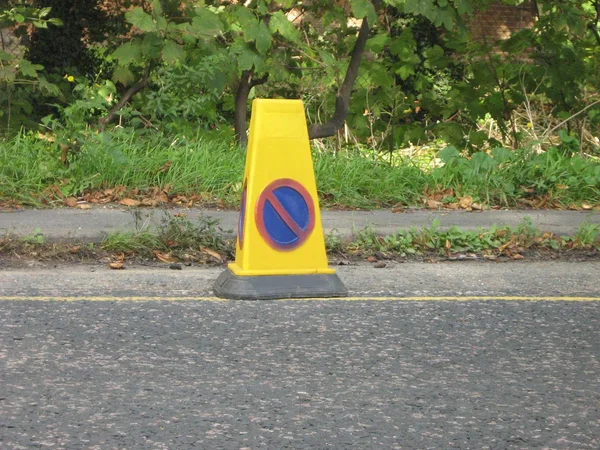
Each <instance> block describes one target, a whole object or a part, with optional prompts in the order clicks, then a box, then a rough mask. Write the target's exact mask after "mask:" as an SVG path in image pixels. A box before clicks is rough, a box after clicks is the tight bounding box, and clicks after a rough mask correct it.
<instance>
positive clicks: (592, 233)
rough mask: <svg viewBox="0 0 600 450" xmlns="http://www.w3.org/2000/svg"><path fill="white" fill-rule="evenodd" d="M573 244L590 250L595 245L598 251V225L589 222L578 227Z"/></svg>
mask: <svg viewBox="0 0 600 450" xmlns="http://www.w3.org/2000/svg"><path fill="white" fill-rule="evenodd" d="M574 243H575V245H576V246H577V247H580V248H591V247H592V246H594V245H595V246H596V247H597V248H599V249H600V225H598V224H594V223H589V222H584V223H582V224H581V225H579V228H578V230H577V234H575V239H574Z"/></svg>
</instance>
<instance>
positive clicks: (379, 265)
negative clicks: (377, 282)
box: [373, 261, 387, 269]
mask: <svg viewBox="0 0 600 450" xmlns="http://www.w3.org/2000/svg"><path fill="white" fill-rule="evenodd" d="M386 266H387V264H386V263H384V262H383V261H379V262H378V263H377V264H375V265H374V266H373V267H375V268H376V269H383V268H384V267H386Z"/></svg>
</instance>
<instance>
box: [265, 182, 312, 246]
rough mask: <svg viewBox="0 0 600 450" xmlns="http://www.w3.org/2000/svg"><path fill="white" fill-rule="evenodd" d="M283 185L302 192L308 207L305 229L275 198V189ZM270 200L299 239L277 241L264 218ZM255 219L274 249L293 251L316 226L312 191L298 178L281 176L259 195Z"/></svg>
mask: <svg viewBox="0 0 600 450" xmlns="http://www.w3.org/2000/svg"><path fill="white" fill-rule="evenodd" d="M281 187H288V188H291V189H293V190H295V191H297V192H298V194H300V196H301V197H302V199H303V200H304V202H305V203H306V206H307V208H308V224H307V225H306V227H305V228H304V229H303V228H301V227H300V226H299V225H298V224H297V223H296V222H295V220H294V219H293V218H292V217H291V216H290V215H289V213H288V212H287V211H286V210H285V208H284V207H283V206H282V205H281V203H279V201H278V200H277V199H276V198H275V194H274V191H275V190H276V189H278V188H281ZM267 201H268V202H269V203H270V204H271V206H272V207H273V208H274V209H275V211H276V212H277V214H278V215H279V217H280V218H281V219H282V220H283V222H284V223H285V224H286V225H287V226H288V227H289V228H290V229H291V231H292V232H293V233H294V234H295V235H296V237H297V240H296V241H294V242H292V243H290V244H285V245H282V244H281V243H279V242H277V241H275V240H274V239H273V238H272V237H271V235H270V234H269V232H268V231H267V228H266V226H265V220H264V209H265V206H266V202H267ZM255 216H256V217H255V220H256V227H257V229H258V232H259V234H260V235H261V237H262V238H263V239H264V241H265V242H266V243H267V244H268V245H269V246H270V247H271V248H273V249H275V250H279V251H291V250H295V249H296V248H298V247H300V246H301V245H302V244H304V242H306V240H307V239H308V238H309V237H310V235H311V233H312V232H313V230H314V228H315V218H316V216H315V203H314V201H313V199H312V196H311V195H310V193H309V192H308V191H307V190H306V188H305V187H304V186H302V185H301V184H300V183H298V182H297V181H296V180H292V179H290V178H280V179H279V180H275V181H273V182H272V183H270V184H269V185H267V187H265V188H264V189H263V191H262V192H261V193H260V195H259V197H258V201H257V202H256V210H255Z"/></svg>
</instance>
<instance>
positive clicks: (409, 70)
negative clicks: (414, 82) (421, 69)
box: [396, 64, 415, 80]
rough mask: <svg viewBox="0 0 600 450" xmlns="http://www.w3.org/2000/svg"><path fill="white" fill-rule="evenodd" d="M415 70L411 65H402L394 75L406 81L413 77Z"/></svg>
mask: <svg viewBox="0 0 600 450" xmlns="http://www.w3.org/2000/svg"><path fill="white" fill-rule="evenodd" d="M414 73H415V68H414V66H413V65H412V64H403V65H402V66H400V67H399V68H397V69H396V74H397V75H400V78H402V79H403V80H406V79H407V78H408V77H410V76H411V75H414Z"/></svg>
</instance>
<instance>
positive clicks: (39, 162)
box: [0, 100, 600, 209]
mask: <svg viewBox="0 0 600 450" xmlns="http://www.w3.org/2000/svg"><path fill="white" fill-rule="evenodd" d="M102 101H104V100H102ZM76 113H77V111H73V112H72V114H74V116H73V117H78V116H77V115H76ZM77 114H79V113H77ZM79 133H80V134H78V135H77V139H78V141H77V145H76V146H74V147H75V148H76V153H75V154H73V155H72V156H70V157H69V159H68V164H64V163H63V162H62V161H61V152H62V149H61V146H60V145H59V144H61V143H62V144H65V143H67V142H68V141H67V140H66V139H67V137H69V136H71V135H69V134H68V133H67V132H66V131H65V134H61V132H57V133H53V134H47V135H41V136H40V135H38V134H34V133H21V134H19V135H17V136H16V137H15V138H13V139H10V140H8V141H4V142H0V201H2V200H17V201H19V202H21V203H22V204H25V205H36V206H39V205H42V204H48V203H50V204H63V203H65V202H66V200H67V199H68V198H75V201H76V199H77V198H79V199H81V200H85V201H88V202H108V201H116V202H120V201H122V200H124V199H127V198H129V199H131V200H132V201H131V204H138V205H139V204H146V205H148V206H156V205H157V204H164V203H176V204H184V205H188V204H200V205H206V206H211V205H212V206H215V205H218V206H221V207H225V206H228V207H237V205H238V204H239V195H240V189H241V178H240V177H241V176H242V173H243V167H244V153H243V152H242V151H240V150H239V149H236V148H234V147H232V133H231V130H225V131H211V132H205V131H198V130H196V131H195V132H191V130H189V129H188V130H186V132H185V134H184V135H182V134H180V133H178V134H177V135H166V134H160V133H157V132H155V131H152V130H144V129H142V130H139V131H132V130H130V129H124V128H116V129H114V130H113V131H104V132H102V133H96V132H90V131H89V130H85V129H82V130H80V131H79ZM61 138H63V139H65V140H64V141H57V140H55V139H61ZM71 144H72V143H71ZM439 157H440V160H439V162H438V163H437V167H435V168H433V169H431V167H430V166H429V164H424V165H417V164H416V163H415V162H414V161H410V160H400V161H398V162H397V163H396V164H395V165H390V164H388V163H386V162H383V161H381V160H378V159H368V158H365V157H364V156H363V155H362V154H361V153H359V152H338V153H337V154H334V153H333V152H330V151H325V152H316V151H315V154H314V161H315V164H314V165H315V172H316V177H317V185H318V187H319V197H320V201H321V204H323V205H324V206H326V207H344V208H378V207H394V206H396V207H403V206H404V207H406V206H410V207H422V205H423V204H424V203H425V204H427V205H428V206H429V202H428V200H429V199H430V198H431V196H436V197H435V198H436V199H437V200H439V201H434V202H432V203H433V206H430V207H434V208H438V207H440V208H441V207H444V206H446V207H448V208H450V207H453V206H454V207H459V206H458V205H459V203H460V202H461V201H463V200H464V199H465V198H468V197H470V199H471V200H470V202H469V205H471V204H472V203H479V204H480V206H479V207H480V208H487V207H493V206H508V207H515V206H526V207H535V208H542V207H562V208H565V207H574V208H582V207H585V209H591V208H593V207H595V206H598V205H600V162H599V161H595V160H593V159H589V158H588V159H586V158H584V157H581V156H579V155H574V156H572V157H569V156H567V155H565V154H564V153H563V152H562V151H561V150H559V149H558V148H554V149H550V150H549V151H547V152H543V153H536V152H533V151H531V150H527V149H520V150H516V151H509V150H507V149H505V148H497V149H494V150H492V152H491V154H487V153H485V152H478V153H475V154H473V155H468V154H467V152H465V153H460V152H458V150H457V149H456V148H454V147H448V148H445V149H443V150H442V151H441V152H440V154H439ZM437 196H439V197H437ZM133 200H135V201H133ZM469 205H465V206H469ZM72 206H74V205H72Z"/></svg>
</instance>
